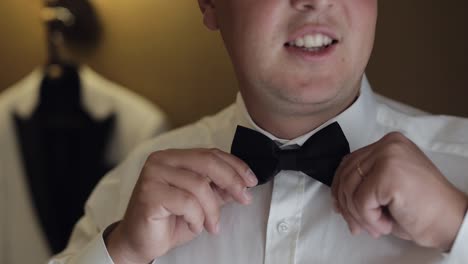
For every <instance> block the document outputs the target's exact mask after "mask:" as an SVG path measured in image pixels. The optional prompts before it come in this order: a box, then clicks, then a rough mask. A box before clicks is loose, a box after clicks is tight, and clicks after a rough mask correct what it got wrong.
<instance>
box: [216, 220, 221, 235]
mask: <svg viewBox="0 0 468 264" xmlns="http://www.w3.org/2000/svg"><path fill="white" fill-rule="evenodd" d="M219 229H220V227H219V222H218V223H217V224H216V226H215V234H219Z"/></svg>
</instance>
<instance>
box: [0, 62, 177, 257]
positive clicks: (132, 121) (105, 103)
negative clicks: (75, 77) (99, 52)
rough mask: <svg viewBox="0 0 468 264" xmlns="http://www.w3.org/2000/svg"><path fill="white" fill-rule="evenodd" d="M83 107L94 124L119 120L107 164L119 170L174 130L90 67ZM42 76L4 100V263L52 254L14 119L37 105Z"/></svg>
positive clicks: (0, 215) (0, 169) (0, 209)
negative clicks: (138, 150)
mask: <svg viewBox="0 0 468 264" xmlns="http://www.w3.org/2000/svg"><path fill="white" fill-rule="evenodd" d="M79 74H80V78H81V84H82V85H81V96H82V98H81V101H82V103H83V105H84V108H85V109H86V110H87V111H88V112H89V114H90V115H91V116H92V117H93V118H94V119H98V120H99V119H104V118H107V117H108V116H109V115H111V114H115V117H116V125H115V130H114V131H113V134H112V138H111V139H110V141H109V148H108V150H107V152H106V158H107V161H108V162H109V163H110V164H117V163H118V162H120V161H122V160H123V158H124V157H125V156H127V155H128V153H129V152H130V150H131V149H133V148H134V147H136V146H137V145H138V144H139V143H141V142H142V141H144V140H146V139H149V138H151V137H154V136H156V135H158V134H160V133H161V132H163V131H166V130H167V129H168V127H169V125H168V121H167V118H166V115H165V114H164V113H163V111H162V110H161V109H159V108H158V107H156V106H154V105H153V104H151V103H150V102H149V101H148V100H146V99H144V98H142V97H140V96H138V95H137V94H135V93H133V92H131V91H130V90H128V89H126V88H124V87H121V86H120V85H117V84H115V83H112V82H110V81H108V80H106V79H104V78H103V77H101V76H100V75H99V74H97V73H96V72H94V71H93V70H92V69H90V68H89V67H87V66H81V67H80V69H79ZM42 78H43V70H42V69H40V68H39V69H36V70H35V71H33V72H32V73H31V74H29V75H28V76H27V77H25V78H24V79H23V80H21V81H19V82H18V83H16V84H15V85H13V86H11V87H9V88H8V89H6V90H5V91H3V92H2V93H1V94H0V146H1V149H0V198H1V199H0V263H5V264H6V263H8V264H24V263H44V262H46V261H47V259H48V258H50V252H49V249H48V247H47V243H46V240H45V238H44V235H43V234H42V231H41V227H40V225H39V223H38V221H37V218H36V216H35V212H34V208H33V205H32V203H31V197H30V194H29V190H28V185H27V181H26V177H25V175H24V168H23V165H22V160H21V159H22V157H21V152H20V150H19V147H18V142H17V138H16V135H15V126H14V122H13V114H14V113H16V114H17V115H19V116H20V117H22V118H28V117H30V116H31V114H32V113H33V111H34V109H35V108H36V106H37V104H38V99H39V90H40V89H39V87H40V82H41V80H42Z"/></svg>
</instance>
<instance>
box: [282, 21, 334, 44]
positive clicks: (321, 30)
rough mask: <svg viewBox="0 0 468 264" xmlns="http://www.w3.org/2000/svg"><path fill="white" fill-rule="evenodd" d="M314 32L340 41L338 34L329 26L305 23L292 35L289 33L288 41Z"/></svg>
mask: <svg viewBox="0 0 468 264" xmlns="http://www.w3.org/2000/svg"><path fill="white" fill-rule="evenodd" d="M313 34H323V35H325V36H328V37H330V38H331V39H332V40H334V41H338V42H339V41H340V40H339V37H338V35H337V34H336V33H335V32H333V30H331V29H330V28H329V27H327V26H320V25H319V26H317V25H305V26H302V27H300V28H298V29H297V30H295V31H294V32H293V33H292V34H291V35H289V37H288V40H287V42H286V43H290V42H294V41H295V40H296V39H298V38H300V37H304V36H306V35H313Z"/></svg>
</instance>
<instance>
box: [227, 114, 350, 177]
mask: <svg viewBox="0 0 468 264" xmlns="http://www.w3.org/2000/svg"><path fill="white" fill-rule="evenodd" d="M231 153H232V154H233V155H235V156H237V157H238V158H240V159H241V160H243V161H244V162H245V163H247V164H248V165H249V166H250V168H251V169H252V171H253V172H254V173H255V175H257V178H258V184H259V185H260V184H264V183H266V182H268V181H269V180H271V179H272V178H273V177H274V176H275V175H276V174H277V173H278V172H280V171H281V170H295V171H302V172H304V173H305V174H307V175H309V176H311V177H312V178H314V179H316V180H317V181H320V182H322V183H324V184H326V185H328V186H331V184H332V182H333V176H334V175H335V170H336V168H337V167H338V165H339V164H340V162H341V159H342V158H343V157H344V156H345V155H346V154H348V153H349V144H348V140H346V137H345V135H344V134H343V131H342V130H341V127H340V125H339V124H338V123H337V122H335V123H332V124H331V125H329V126H327V127H325V128H323V129H321V130H320V131H318V132H317V133H315V134H314V135H312V136H311V137H310V138H309V139H308V140H307V141H306V142H305V143H304V144H303V145H302V147H299V148H295V149H284V150H282V149H280V148H279V147H278V145H277V144H276V143H275V142H274V141H273V140H271V139H269V138H268V137H267V136H265V135H263V134H262V133H260V132H257V131H255V130H252V129H248V128H245V127H242V126H238V127H237V130H236V134H235V136H234V140H233V142H232V146H231Z"/></svg>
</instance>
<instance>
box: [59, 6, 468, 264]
mask: <svg viewBox="0 0 468 264" xmlns="http://www.w3.org/2000/svg"><path fill="white" fill-rule="evenodd" d="M198 2H199V4H200V7H201V10H202V12H203V18H204V23H205V25H206V26H207V27H208V28H210V29H212V30H219V31H220V32H221V34H222V37H223V39H224V42H225V45H226V48H227V50H228V52H229V55H230V56H231V59H232V62H233V65H234V68H235V71H236V75H237V78H238V80H239V90H240V95H239V96H238V98H237V102H236V103H235V104H234V105H231V106H230V107H228V108H227V109H225V110H224V111H222V112H221V113H219V114H217V115H216V116H214V117H209V118H205V119H203V120H201V121H199V122H197V123H196V124H194V125H190V126H188V127H185V128H182V129H179V130H176V131H173V132H171V133H169V134H166V135H165V136H162V137H160V138H158V139H155V140H154V141H152V142H150V143H149V144H147V145H145V146H144V147H142V148H140V149H138V150H136V151H135V152H134V154H133V155H131V156H130V158H129V159H128V160H127V161H126V162H124V163H123V164H122V165H121V166H120V167H119V168H117V169H116V170H115V171H114V172H112V173H111V174H110V175H108V176H107V177H106V179H105V180H104V181H103V182H102V183H101V184H100V186H99V187H98V188H97V189H96V191H95V192H94V194H93V195H92V196H91V198H90V200H89V202H88V206H87V214H86V215H85V216H84V218H83V219H82V220H81V221H80V222H79V223H78V225H77V227H76V229H75V233H74V235H73V237H72V239H71V243H70V246H69V248H68V249H67V250H66V251H65V252H64V253H63V254H62V255H61V256H58V257H57V258H56V259H55V261H56V262H51V263H151V262H152V261H154V263H158V264H159V263H162V264H166V263H172V264H175V263H226V264H231V263H269V264H270V263H442V262H444V261H447V262H450V263H466V262H467V261H468V255H467V253H466V250H465V249H464V243H466V241H467V240H468V224H466V222H467V220H464V219H465V213H466V210H467V206H468V199H467V196H466V194H465V193H464V192H463V191H466V190H467V189H468V177H467V176H465V175H464V173H465V169H464V167H465V163H466V162H467V161H468V147H466V146H467V145H466V143H467V140H466V133H467V132H468V123H467V122H466V120H462V119H457V118H450V117H431V116H427V115H424V114H423V113H421V112H419V111H416V110H414V109H412V108H410V107H406V106H403V105H401V104H398V103H395V102H392V101H390V100H388V99H385V98H382V97H380V96H378V95H375V94H373V93H372V91H371V89H370V86H369V84H368V82H367V80H366V78H365V76H364V69H365V67H366V64H367V62H368V59H369V56H370V53H371V50H372V45H373V39H374V32H375V24H376V19H377V0H355V1H347V0H281V1H278V0H256V1H251V0H199V1H198ZM337 124H338V126H337ZM238 125H239V126H243V127H247V128H250V129H252V130H256V131H257V132H259V133H261V134H263V135H264V136H266V138H269V139H271V140H273V142H274V144H276V145H275V146H277V147H278V148H279V149H281V150H279V151H286V152H287V151H288V150H291V149H297V148H298V147H300V146H303V145H306V144H309V143H308V142H309V140H314V139H315V141H321V140H318V139H317V138H319V137H320V139H321V138H327V137H328V135H329V133H328V131H330V130H333V131H334V133H335V132H336V137H335V136H333V138H336V140H335V139H332V140H330V141H327V142H325V144H323V142H318V143H319V144H317V145H314V146H312V149H313V148H319V147H318V146H319V145H321V144H322V145H325V148H324V149H323V152H327V151H329V150H328V146H330V147H329V148H330V149H331V148H334V147H335V145H337V142H341V141H342V140H343V138H344V137H345V139H346V142H348V143H349V148H350V151H351V154H349V155H347V156H346V157H345V158H344V159H343V161H342V162H341V164H340V165H339V167H338V168H337V170H336V172H335V171H334V170H333V173H332V174H334V179H333V181H332V182H333V183H332V188H331V189H330V188H329V187H328V186H326V185H325V184H322V183H321V182H320V181H317V180H316V179H314V178H312V177H309V176H308V175H306V174H305V173H304V172H302V171H299V170H295V169H283V170H279V171H276V172H277V173H275V174H276V175H275V177H274V179H273V180H269V181H267V182H266V183H264V184H261V185H258V186H257V184H258V183H259V179H262V180H263V178H261V177H259V175H255V173H258V172H259V171H260V170H256V171H255V172H252V170H251V168H249V166H247V164H246V163H245V162H243V161H242V160H241V159H239V158H237V157H236V156H234V155H231V154H229V152H230V149H231V143H232V141H233V138H234V134H235V132H236V127H237V126H238ZM337 127H338V128H337ZM322 128H323V130H322ZM240 130H242V128H241V129H240ZM238 131H239V130H238ZM242 131H245V130H242ZM247 131H250V132H247V133H256V132H251V130H247ZM324 131H326V132H324ZM341 131H342V132H341ZM394 131H399V132H394ZM340 133H341V134H340ZM257 134H258V133H257ZM257 134H256V135H257ZM319 135H320V136H319ZM257 136H258V135H257ZM269 139H268V140H269ZM236 140H237V133H236ZM259 140H260V141H264V140H265V139H264V138H261V139H259ZM413 142H414V143H413ZM251 143H253V144H256V143H257V142H255V140H253V141H251ZM332 146H333V147H332ZM238 147H239V146H237V145H236V144H234V145H233V146H232V148H233V149H237V148H238ZM240 147H242V148H245V147H249V146H248V145H246V144H244V145H243V146H240ZM303 147H304V146H303ZM272 148H275V147H272ZM301 148H302V147H301ZM249 151H252V152H253V151H257V150H256V149H255V148H253V147H252V148H251V149H250V150H247V151H246V152H247V154H248V152H249ZM275 151H276V150H275ZM286 156H287V155H286ZM288 157H290V156H287V158H286V159H285V160H286V161H288V160H289V161H291V159H289V158H288ZM338 158H339V160H341V158H340V157H338ZM319 159H320V157H319ZM292 160H295V159H294V158H292ZM281 162H282V161H281ZM310 162H312V161H310ZM247 163H249V162H248V161H247ZM286 163H287V162H286ZM293 163H294V162H293ZM297 163H299V162H297ZM249 164H250V167H256V165H257V164H256V163H249ZM316 164H317V167H316V168H320V167H321V166H322V165H323V164H324V163H323V162H318V163H316ZM267 165H268V164H267ZM325 167H326V166H325ZM331 167H333V166H331ZM313 169H314V168H312V171H313ZM312 174H313V173H312ZM256 176H257V177H258V178H257V177H256ZM268 177H269V176H268ZM319 178H320V177H319ZM322 181H323V182H326V181H327V180H326V179H325V180H323V179H322ZM261 183H263V182H261ZM452 184H455V185H456V186H458V187H459V188H464V189H463V190H460V189H457V188H455V187H454V185H452ZM333 208H335V211H336V212H338V214H336V213H334V212H333ZM112 223H115V224H112ZM111 224H112V225H111ZM347 227H348V228H349V230H350V231H348V230H347ZM361 231H366V232H361Z"/></svg>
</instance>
